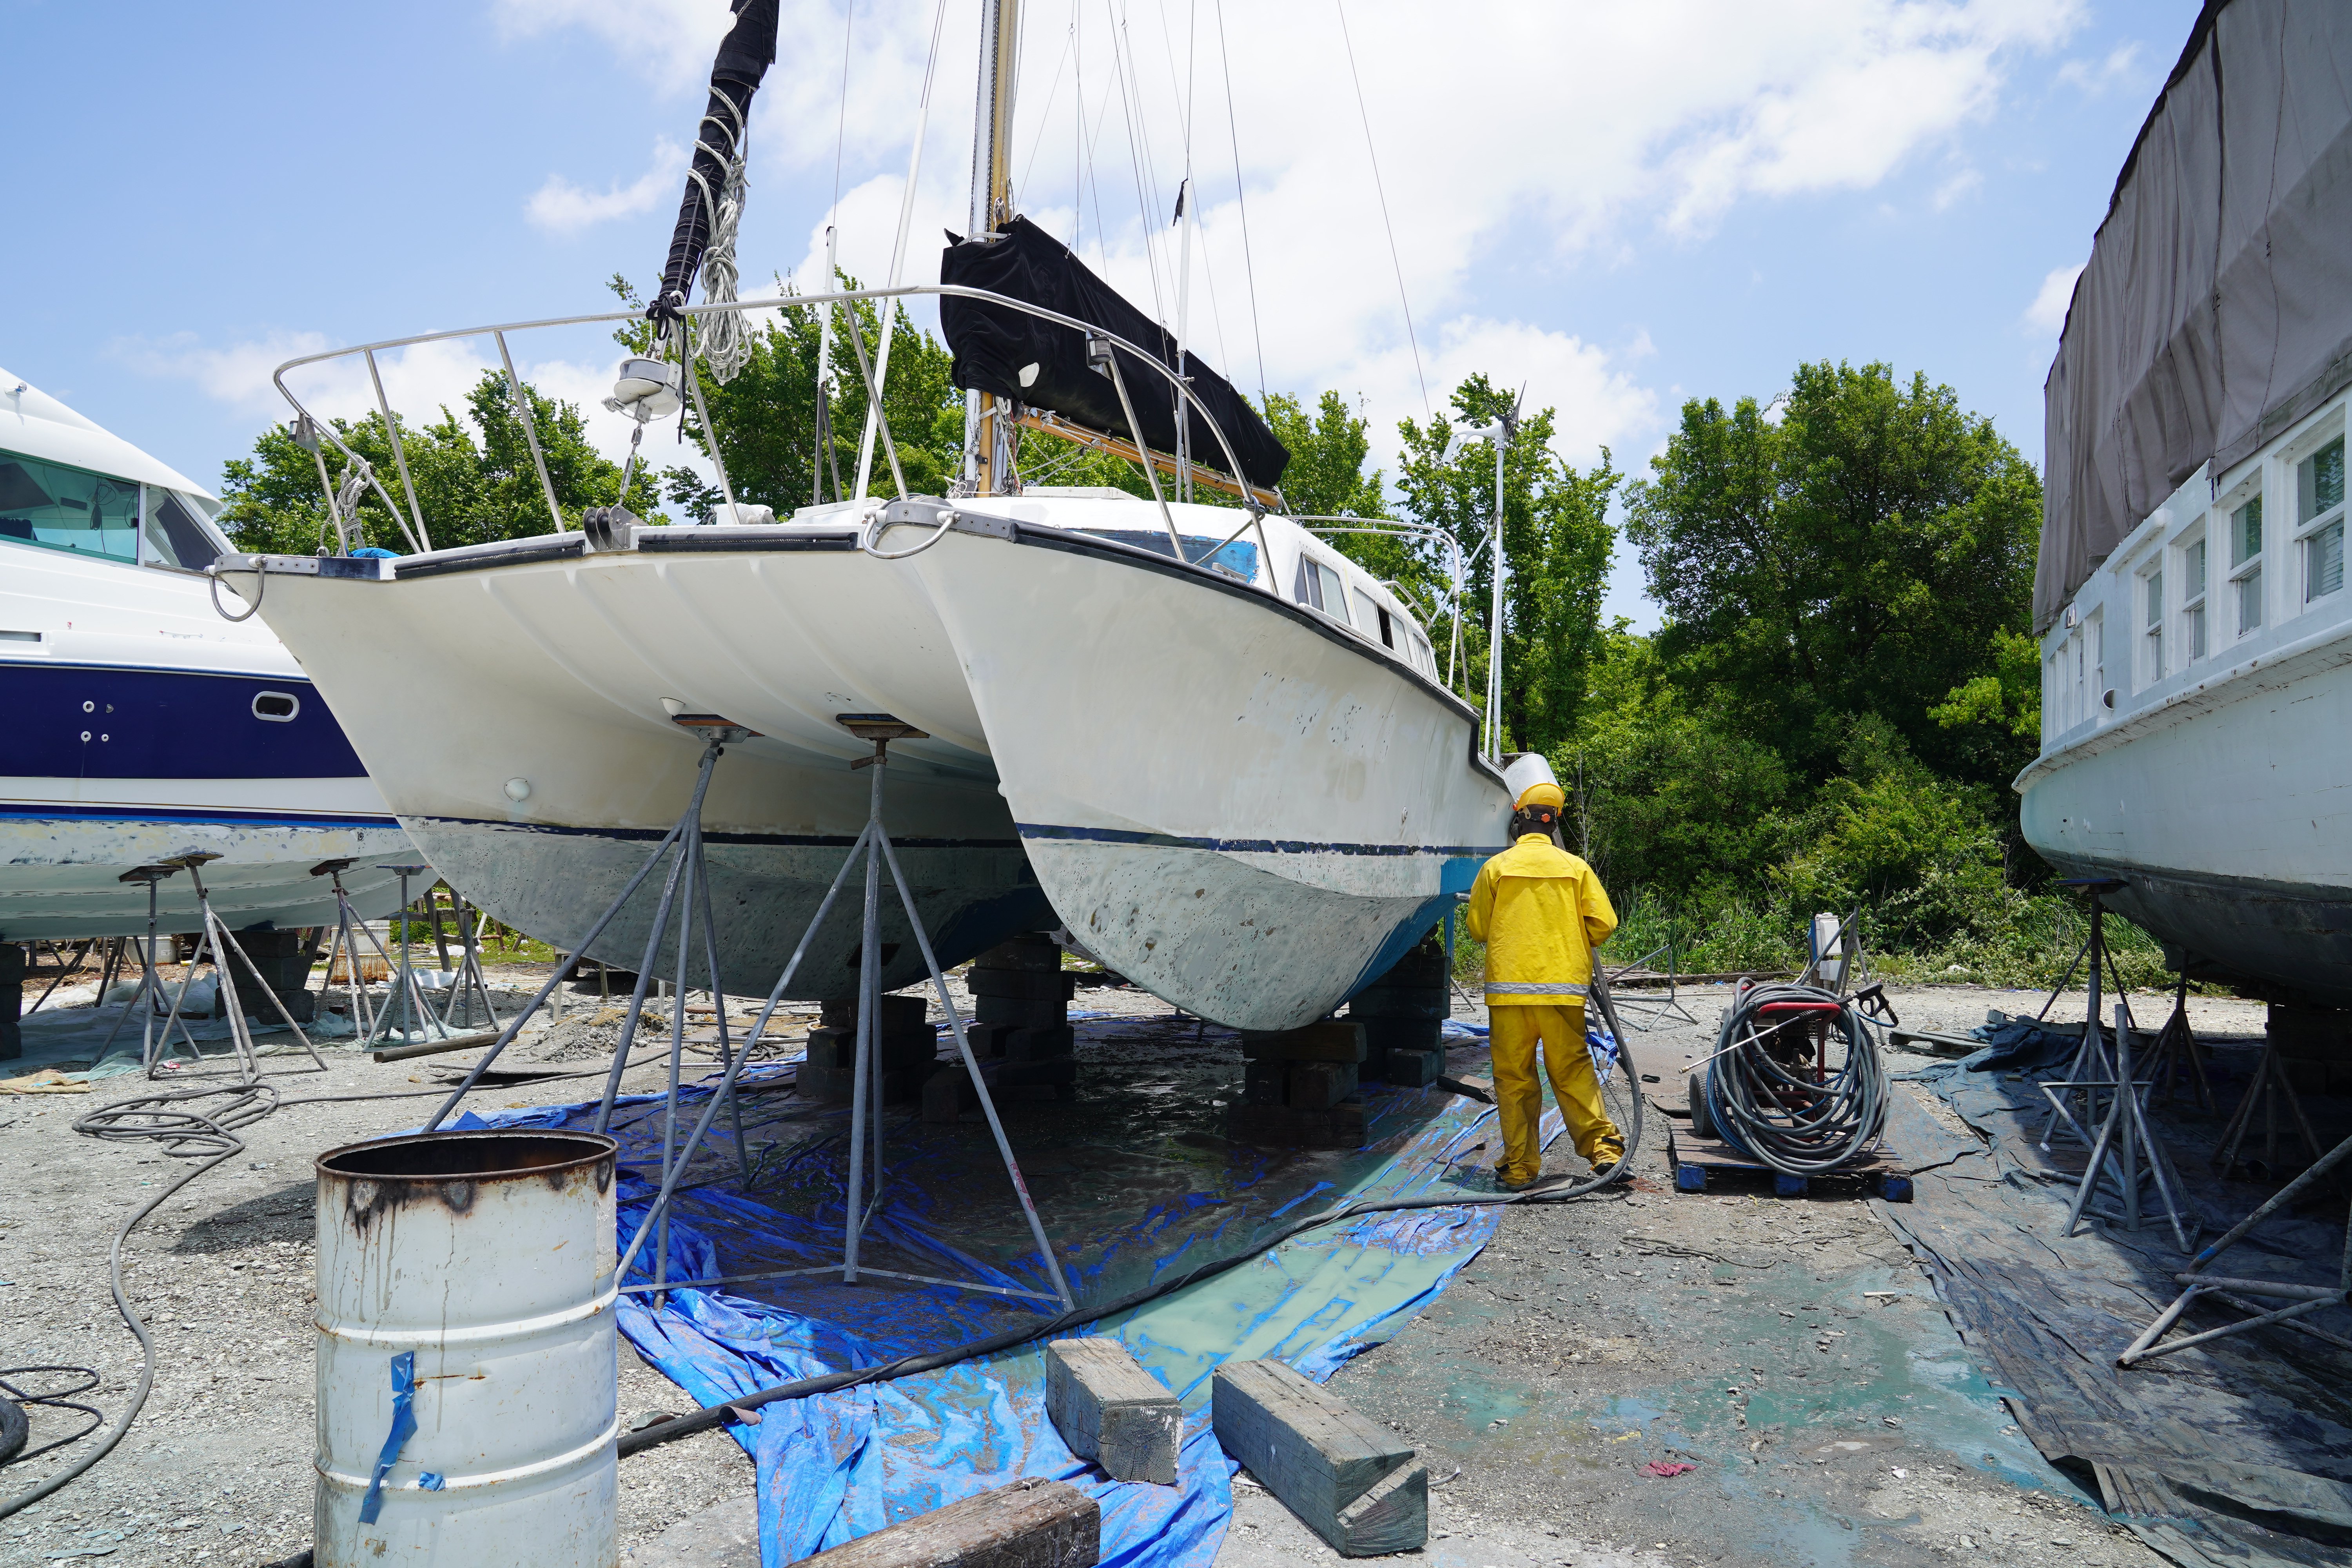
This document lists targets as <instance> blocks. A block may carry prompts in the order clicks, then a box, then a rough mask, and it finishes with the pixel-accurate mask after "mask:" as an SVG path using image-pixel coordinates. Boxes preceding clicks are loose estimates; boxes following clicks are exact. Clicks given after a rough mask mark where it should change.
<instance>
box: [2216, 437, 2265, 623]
mask: <svg viewBox="0 0 2352 1568" xmlns="http://www.w3.org/2000/svg"><path fill="white" fill-rule="evenodd" d="M2266 467H2267V465H2266V464H2263V463H2259V462H2258V463H2257V464H2255V466H2254V469H2253V471H2252V473H2250V474H2248V475H2247V476H2246V477H2245V479H2243V480H2242V481H2241V482H2240V483H2239V484H2238V485H2236V486H2235V487H2233V488H2232V489H2231V491H2230V493H2229V494H2227V495H2225V496H2222V497H2221V498H2219V499H2218V500H2217V501H2216V503H2215V505H2214V508H2213V515H2214V516H2215V517H2216V518H2217V519H2218V520H2219V521H2220V524H2221V533H2222V537H2223V538H2225V539H2227V540H2228V541H2229V542H2230V548H2229V552H2228V553H2227V555H2226V556H2225V558H2224V559H2223V562H2222V571H2223V573H2224V576H2223V579H2222V580H2223V581H2224V582H2226V583H2228V584H2230V605H2231V612H2230V640H2231V642H2243V641H2244V640H2245V639H2246V638H2248V637H2252V636H2253V635H2254V634H2255V633H2257V632H2259V631H2261V630H2262V629H2263V626H2265V625H2267V624H2268V623H2269V621H2270V616H2269V615H2268V614H2267V613H2266V612H2267V609H2268V606H2267V605H2265V604H2264V603H2263V600H2264V598H2265V597H2266V596H2267V594H2268V582H2267V577H2266V574H2264V572H2263V563H2264V562H2265V561H2266V560H2267V559H2268V558H2269V555H2270V521H2271V520H2270V508H2269V507H2268V506H2267V505H2265V504H2264V500H2265V497H2264V494H2263V490H2264V486H2263V479H2264V478H2265V477H2266V476H2265V475H2264V473H2263V469H2264V468H2266Z"/></svg>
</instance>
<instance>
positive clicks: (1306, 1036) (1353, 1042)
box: [1242, 1018, 1364, 1062]
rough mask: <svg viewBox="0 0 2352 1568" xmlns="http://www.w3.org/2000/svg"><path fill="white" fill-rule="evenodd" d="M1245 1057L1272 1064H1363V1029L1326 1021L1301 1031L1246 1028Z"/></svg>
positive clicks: (1351, 1023) (1243, 1045)
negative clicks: (1361, 1062) (1291, 1062)
mask: <svg viewBox="0 0 2352 1568" xmlns="http://www.w3.org/2000/svg"><path fill="white" fill-rule="evenodd" d="M1242 1055H1244V1056H1245V1057H1250V1058H1255V1059H1259V1060H1273V1061H1293V1062H1309V1061H1321V1062H1360V1061H1362V1060H1363V1059H1364V1026H1362V1025H1361V1024H1359V1023H1356V1022H1353V1021H1352V1020H1343V1019H1339V1018H1327V1019H1325V1020H1324V1021H1323V1022H1321V1023H1319V1024H1309V1025H1307V1026H1306V1027H1304V1028H1300V1029H1277V1030H1259V1029H1244V1030H1243V1031H1242Z"/></svg>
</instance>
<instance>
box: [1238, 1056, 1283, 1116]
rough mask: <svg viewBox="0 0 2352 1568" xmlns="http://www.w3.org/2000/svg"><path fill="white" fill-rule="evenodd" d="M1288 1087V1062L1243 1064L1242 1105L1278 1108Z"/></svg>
mask: <svg viewBox="0 0 2352 1568" xmlns="http://www.w3.org/2000/svg"><path fill="white" fill-rule="evenodd" d="M1289 1087H1290V1064H1289V1063H1288V1062H1245V1063H1244V1064H1243V1066H1242V1103H1243V1104H1244V1105H1270V1106H1280V1105H1281V1104H1282V1101H1283V1096H1284V1095H1285V1094H1286V1092H1287V1091H1288V1089H1289Z"/></svg>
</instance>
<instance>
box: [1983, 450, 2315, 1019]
mask: <svg viewBox="0 0 2352 1568" xmlns="http://www.w3.org/2000/svg"><path fill="white" fill-rule="evenodd" d="M2343 416H2344V414H2343V406H2342V405H2336V406H2335V407H2333V408H2331V409H2329V410H2327V411H2326V413H2324V414H2323V415H2322V416H2319V418H2318V419H2316V420H2315V421H2312V422H2311V426H2316V427H2317V433H2318V435H2319V436H2320V437H2328V436H2331V435H2333V434H2334V433H2335V432H2337V431H2340V430H2341V428H2342V421H2343ZM2335 438H2336V441H2337V442H2338V443H2339V444H2338V445H2336V446H2335V447H2332V448H2324V450H2332V452H2333V453H2335V454H2337V455H2336V458H2335V460H2336V463H2337V464H2338V465H2339V468H2338V473H2339V474H2340V463H2341V458H2340V453H2341V450H2342V448H2341V446H2340V440H2341V437H2340V436H2336V437H2335ZM2312 444H2313V433H2312V428H2311V427H2310V426H2306V428H2305V429H2304V430H2301V431H2297V432H2294V433H2292V434H2290V436H2289V437H2287V438H2286V439H2285V440H2283V441H2282V442H2280V443H2279V444H2278V445H2277V446H2276V447H2273V448H2272V449H2271V450H2269V451H2266V452H2264V453H2263V454H2261V455H2259V456H2257V457H2256V458H2253V459H2252V460H2250V461H2249V463H2247V464H2245V465H2242V467H2241V468H2240V469H2239V470H2238V471H2236V472H2234V473H2233V474H2231V475H2230V476H2228V479H2229V482H2228V483H2227V484H2225V485H2224V486H2222V487H2221V489H2220V490H2219V493H2218V494H2217V493H2216V490H2215V488H2214V487H2213V486H2212V485H2211V484H2210V482H2209V480H2208V479H2207V478H2206V477H2205V475H2203V474H2202V473H2200V474H2199V475H2197V476H2196V477H2194V478H2192V479H2190V481H2189V483H2188V484H2187V485H2185V486H2183V487H2182V488H2181V489H2180V490H2179V492H2178V493H2177V494H2175V495H2174V496H2173V497H2172V498H2171V499H2170V500H2168V502H2167V503H2166V505H2165V506H2164V507H2162V508H2160V509H2158V510H2157V511H2156V512H2155V513H2153V514H2152V515H2151V516H2150V517H2148V518H2147V520H2146V521H2145V522H2143V523H2142V525H2141V526H2140V527H2139V529H2137V531H2134V533H2133V534H2132V535H2131V536H2130V537H2128V538H2127V539H2126V540H2125V541H2124V542H2123V543H2122V545H2121V546H2119V547H2118V548H2117V549H2116V552H2114V554H2113V555H2111V556H2110V557H2109V559H2108V560H2107V562H2106V563H2105V564H2104V565H2103V566H2102V567H2101V568H2100V569H2099V570H2097V571H2096V572H2095V573H2093V574H2092V575H2091V577H2090V578H2089V580H2088V581H2086V582H2085V583H2084V584H2083V585H2082V587H2081V589H2080V590H2079V591H2078V592H2077V594H2076V595H2075V597H2074V601H2073V604H2072V606H2071V610H2070V613H2069V614H2068V615H2067V616H2066V617H2065V618H2064V620H2063V623H2062V624H2060V625H2058V626H2053V627H2052V628H2051V630H2050V632H2049V634H2048V635H2047V636H2046V637H2045V638H2044V641H2043V669H2042V674H2043V704H2044V733H2045V736H2046V737H2047V739H2046V740H2045V743H2044V747H2043V751H2042V756H2041V757H2040V758H2039V759H2037V760H2036V761H2035V762H2034V763H2032V765H2031V766H2030V767H2028V768H2026V769H2025V771H2024V772H2023V773H2021V774H2020V775H2019V776H2018V780H2017V788H2018V790H2019V792H2020V793H2021V795H2022V796H2023V797H2024V798H2023V805H2022V809H2021V826H2022V827H2023V830H2024V833H2025V837H2026V841H2027V842H2028V843H2030V844H2031V845H2032V846H2033V847H2034V848H2035V849H2036V850H2038V851H2039V852H2040V853H2041V854H2042V857H2043V858H2045V859H2047V860H2049V861H2050V862H2051V864H2052V865H2053V866H2055V867H2057V868H2059V869H2060V870H2061V872H2062V873H2063V874H2065V875H2067V876H2072V877H2085V878H2101V879H2116V880H2119V881H2121V882H2122V883H2123V884H2124V886H2123V888H2122V889H2119V890H2117V891H2116V892H2114V893H2112V894H2109V895H2108V896H2107V899H2106V902H2107V904H2108V905H2109V907H2111V908H2113V909H2116V910H2119V911H2121V912H2122V913H2123V914H2125V915H2126V916H2128V917H2129V918H2130V919H2131V920H2132V921H2135V922H2136V923H2137V924H2138V925H2140V926H2142V927H2144V928H2145V929H2147V931H2149V932H2150V933H2152V934H2153V935H2155V936H2156V937H2157V938H2158V940H2159V941H2161V942H2163V943H2164V944H2165V945H2166V947H2167V949H2168V962H2169V963H2173V964H2174V965H2175V966H2176V967H2182V968H2185V969H2186V971H2187V973H2190V974H2191V975H2194V976H2197V977H2200V978H2207V979H2215V980H2224V981H2231V982H2235V983H2238V984H2250V985H2251V986H2252V988H2253V989H2254V990H2256V991H2257V992H2258V993H2259V994H2269V995H2274V996H2279V997H2283V998H2286V999H2294V1000H2303V1001H2307V1002H2314V1003H2319V1004H2324V1005H2333V1006H2352V593H2347V592H2345V591H2344V589H2343V587H2342V566H2341V557H2340V553H2336V554H2331V553H2329V552H2328V548H2327V547H2328V546H2330V545H2332V546H2333V550H2334V551H2336V552H2340V550H2341V545H2340V543H2339V542H2336V541H2339V540H2340V538H2341V534H2340V533H2338V534H2336V535H2335V537H2334V539H2332V540H2330V539H2327V538H2326V530H2328V529H2329V528H2331V527H2332V528H2336V529H2339V530H2340V528H2341V527H2342V512H2343V507H2342V487H2341V481H2340V478H2339V479H2337V480H2336V483H2335V484H2334V486H2333V487H2332V489H2331V488H2330V487H2327V486H2325V485H2323V486H2322V487H2321V488H2320V489H2319V492H2318V495H2317V496H2316V497H2315V498H2310V499H2312V500H2319V501H2323V502H2327V503H2328V504H2323V505H2310V504H2305V505H2303V506H2300V507H2298V508H2297V509H2295V510H2294V511H2289V512H2288V515H2286V516H2284V517H2282V516H2279V515H2276V513H2275V512H2274V513H2273V515H2272V516H2271V517H2269V518H2268V519H2267V520H2265V519H2264V518H2263V513H2262V509H2261V508H2260V507H2259V506H2256V507H2255V508H2254V509H2253V510H2252V512H2251V514H2250V513H2249V510H2248V502H2249V500H2252V499H2254V498H2257V497H2259V496H2260V495H2261V494H2262V493H2263V487H2264V484H2265V481H2266V480H2267V482H2268V485H2269V488H2270V490H2271V493H2273V494H2284V495H2286V496H2297V494H2298V489H2301V488H2302V485H2301V483H2300V481H2302V480H2303V479H2304V478H2305V476H2304V475H2303V473H2302V472H2301V471H2300V470H2302V469H2303V468H2305V466H2306V463H2305V459H2304V454H2305V452H2306V451H2307V450H2308V449H2309V447H2311V445H2312ZM2299 499H2300V498H2299ZM2277 510H2278V511H2287V509H2285V508H2280V509H2277ZM2305 512H2307V513H2308V514H2309V515H2308V516H2304V515H2301V514H2302V513H2305ZM2250 515H2251V531H2248V528H2249V522H2248V520H2249V517H2250ZM2331 520H2332V521H2331ZM2233 532H2234V533H2235V534H2236V535H2237V537H2236V539H2235V540H2234V541H2233V542H2232V543H2231V546H2230V547H2229V548H2227V549H2226V551H2225V546H2224V542H2225V541H2231V540H2232V535H2233ZM2315 539H2321V540H2323V545H2322V547H2321V548H2320V549H2318V550H2315V549H2313V548H2312V544H2311V542H2312V541H2313V540H2315ZM2240 584H2248V585H2247V586H2246V587H2244V588H2241V587H2240V586H2239V585H2240ZM2192 652H2193V653H2194V655H2195V657H2193V658H2191V657H2189V656H2190V655H2191V654H2192Z"/></svg>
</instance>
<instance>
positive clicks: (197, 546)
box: [146, 485, 221, 572]
mask: <svg viewBox="0 0 2352 1568" xmlns="http://www.w3.org/2000/svg"><path fill="white" fill-rule="evenodd" d="M146 489H147V507H146V511H147V528H146V533H147V553H146V561H147V563H148V564H149V565H151V566H184V567H185V568H187V569H188V570H189V571H191V572H201V571H203V570H204V569H205V567H207V566H209V565H211V564H212V563H214V562H215V561H217V560H219V559H220V554H221V551H220V546H219V545H217V544H215V543H214V542H213V541H212V537H211V535H210V534H208V533H206V532H205V527H204V524H203V523H201V522H199V521H196V513H195V510H194V508H192V507H191V506H190V505H189V504H188V501H187V500H186V498H185V497H183V496H178V495H174V494H173V492H172V491H170V490H167V489H158V488H156V487H155V486H153V485H149V486H147V487H146Z"/></svg>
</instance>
